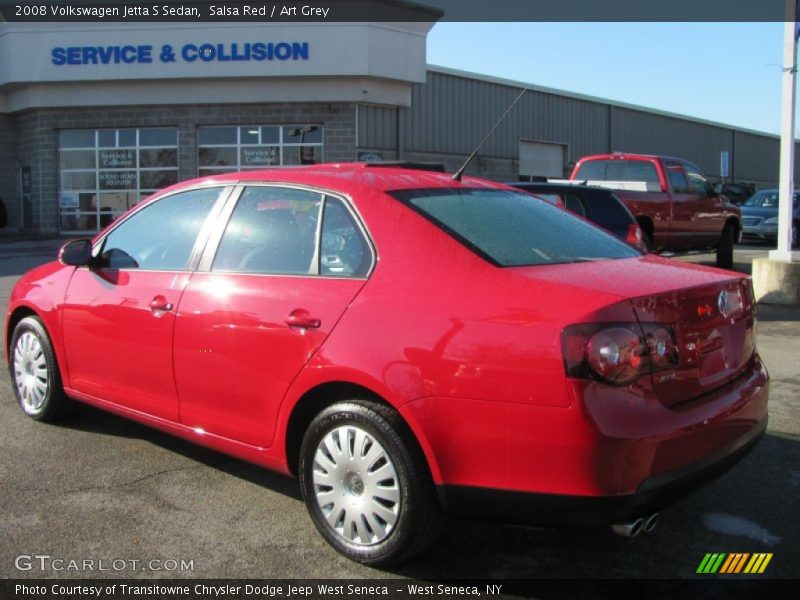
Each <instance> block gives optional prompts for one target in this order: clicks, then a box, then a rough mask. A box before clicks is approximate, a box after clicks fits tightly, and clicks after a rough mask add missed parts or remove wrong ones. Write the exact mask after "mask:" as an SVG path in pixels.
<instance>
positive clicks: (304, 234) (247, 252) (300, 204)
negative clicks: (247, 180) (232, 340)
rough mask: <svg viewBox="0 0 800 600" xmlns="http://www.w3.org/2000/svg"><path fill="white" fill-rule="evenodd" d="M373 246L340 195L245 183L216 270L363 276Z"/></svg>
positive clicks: (367, 271)
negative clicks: (337, 196) (335, 196)
mask: <svg viewBox="0 0 800 600" xmlns="http://www.w3.org/2000/svg"><path fill="white" fill-rule="evenodd" d="M372 256H373V255H372V248H371V246H370V245H369V243H368V242H367V240H366V238H365V237H364V234H363V232H362V230H361V228H360V227H359V226H358V222H357V221H356V219H355V217H354V216H353V214H352V213H351V212H350V211H349V210H348V208H347V207H346V206H345V204H344V202H343V201H342V200H340V199H338V198H334V197H332V196H327V195H325V194H323V193H321V192H312V191H309V190H301V189H295V188H286V187H279V186H250V187H247V188H245V189H244V191H243V192H242V195H241V197H240V198H239V201H238V202H237V204H236V208H235V209H234V211H233V214H232V215H231V218H230V221H228V225H227V227H226V228H225V233H224V234H223V236H222V240H221V241H220V245H219V248H218V250H217V254H216V256H215V258H214V264H213V265H212V270H213V271H226V272H234V273H253V274H275V275H277V274H287V275H324V276H329V277H364V276H366V275H367V273H369V270H370V268H371V267H372Z"/></svg>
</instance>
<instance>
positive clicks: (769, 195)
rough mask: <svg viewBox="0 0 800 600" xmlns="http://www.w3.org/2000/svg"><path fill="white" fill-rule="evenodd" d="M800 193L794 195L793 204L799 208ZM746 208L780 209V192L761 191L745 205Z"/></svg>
mask: <svg viewBox="0 0 800 600" xmlns="http://www.w3.org/2000/svg"><path fill="white" fill-rule="evenodd" d="M798 196H800V192H795V193H794V202H793V203H792V204H793V205H794V207H795V208H797V198H798ZM744 205H745V206H757V207H759V208H776V209H777V208H778V190H761V191H760V192H756V194H755V195H754V196H751V197H750V199H749V200H748V201H747V202H745V203H744Z"/></svg>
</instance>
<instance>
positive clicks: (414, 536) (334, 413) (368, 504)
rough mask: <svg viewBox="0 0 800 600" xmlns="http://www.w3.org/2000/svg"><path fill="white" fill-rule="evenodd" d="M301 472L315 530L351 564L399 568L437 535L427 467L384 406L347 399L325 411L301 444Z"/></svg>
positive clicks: (436, 511) (437, 519) (435, 506)
mask: <svg viewBox="0 0 800 600" xmlns="http://www.w3.org/2000/svg"><path fill="white" fill-rule="evenodd" d="M299 474H300V487H301V491H302V493H303V498H304V500H305V502H306V507H307V508H308V512H309V514H310V515H311V519H312V520H313V521H314V525H315V526H316V527H317V529H318V530H319V532H320V533H321V534H322V536H323V537H324V538H325V540H326V541H327V542H328V543H329V544H330V545H331V546H333V547H334V548H335V549H336V550H338V551H339V552H341V553H342V554H344V555H345V556H347V557H349V558H351V559H353V560H356V561H358V562H361V563H365V564H389V563H392V562H398V561H401V560H403V559H406V558H408V557H410V556H412V555H414V554H416V553H418V552H421V551H422V550H424V549H425V548H426V547H427V546H428V545H429V544H430V543H431V542H433V540H434V539H435V538H436V536H437V534H438V531H439V529H440V520H441V519H440V508H439V504H438V501H437V499H436V494H435V490H434V488H433V482H432V480H431V477H430V474H429V472H428V468H427V464H426V463H425V459H424V457H423V456H422V452H421V451H420V450H419V448H418V447H417V446H416V443H415V442H414V440H413V439H411V434H410V433H409V432H408V430H407V427H405V425H404V424H403V423H402V422H401V420H400V418H399V416H398V415H397V414H396V413H395V412H394V411H393V410H392V409H390V408H388V407H385V406H382V405H380V404H376V403H373V402H365V401H351V402H340V403H337V404H334V405H332V406H330V407H328V408H326V409H325V410H323V411H322V412H321V413H320V414H319V415H317V416H316V417H315V418H314V420H313V421H312V422H311V424H310V425H309V427H308V430H307V431H306V434H305V436H304V438H303V444H302V446H301V449H300V466H299Z"/></svg>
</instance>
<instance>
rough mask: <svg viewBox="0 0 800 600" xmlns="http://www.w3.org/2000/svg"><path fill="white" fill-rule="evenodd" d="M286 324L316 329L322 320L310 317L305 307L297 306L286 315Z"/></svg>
mask: <svg viewBox="0 0 800 600" xmlns="http://www.w3.org/2000/svg"><path fill="white" fill-rule="evenodd" d="M286 324H287V325H288V326H289V327H297V328H298V329H318V328H319V327H320V325H322V321H321V320H320V319H318V318H317V317H312V316H311V313H309V312H308V311H307V310H306V309H304V308H298V309H296V310H293V311H292V312H291V313H289V316H288V317H286Z"/></svg>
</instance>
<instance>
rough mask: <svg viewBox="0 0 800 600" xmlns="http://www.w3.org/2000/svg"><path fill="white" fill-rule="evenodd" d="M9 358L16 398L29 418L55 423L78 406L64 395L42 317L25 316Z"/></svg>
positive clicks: (18, 324) (15, 334) (17, 331)
mask: <svg viewBox="0 0 800 600" xmlns="http://www.w3.org/2000/svg"><path fill="white" fill-rule="evenodd" d="M37 344H38V346H37ZM9 357H10V360H9V363H8V368H9V371H10V374H11V383H12V387H13V388H14V395H15V396H16V397H17V402H18V403H19V406H20V408H21V409H22V411H23V412H24V413H25V414H26V415H28V416H29V417H30V418H31V419H35V420H37V421H55V420H57V419H59V418H61V417H63V416H65V415H66V414H68V413H69V412H71V410H72V409H73V407H74V403H73V401H72V400H70V399H69V398H67V396H66V394H64V387H63V385H62V383H61V373H60V371H59V369H58V363H57V362H56V355H55V353H54V352H53V345H52V344H51V343H50V337H49V336H48V335H47V331H46V330H45V328H44V325H43V324H42V322H41V320H40V319H39V318H38V317H25V318H24V319H22V320H21V321H20V322H19V323H17V326H16V327H15V328H14V334H13V335H12V336H11V346H10V347H9ZM37 366H38V367H40V368H38V369H37ZM18 367H19V368H18ZM37 373H38V375H37ZM45 374H46V381H45V382H43V381H42V378H43V377H44V376H45ZM32 382H33V383H32ZM32 386H36V387H37V390H36V391H34V390H33V389H32Z"/></svg>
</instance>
